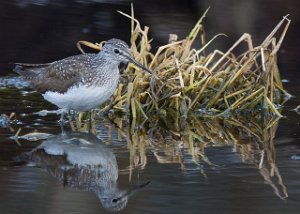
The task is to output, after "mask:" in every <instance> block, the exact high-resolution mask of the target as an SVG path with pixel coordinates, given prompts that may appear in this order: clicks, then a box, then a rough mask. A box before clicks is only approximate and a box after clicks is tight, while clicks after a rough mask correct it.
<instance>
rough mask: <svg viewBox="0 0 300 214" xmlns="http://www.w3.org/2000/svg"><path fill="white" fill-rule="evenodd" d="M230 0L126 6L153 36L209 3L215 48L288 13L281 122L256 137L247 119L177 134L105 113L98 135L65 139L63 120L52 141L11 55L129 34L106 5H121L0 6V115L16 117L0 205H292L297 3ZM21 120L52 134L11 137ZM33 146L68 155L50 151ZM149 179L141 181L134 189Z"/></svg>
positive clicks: (244, 208)
mask: <svg viewBox="0 0 300 214" xmlns="http://www.w3.org/2000/svg"><path fill="white" fill-rule="evenodd" d="M228 2H229V1H222V3H220V2H219V1H211V2H209V1H199V2H198V1H190V2H189V3H181V1H175V2H174V1H164V3H160V2H158V1H154V2H151V3H150V2H149V3H143V4H142V3H139V2H136V3H135V9H136V14H137V16H138V17H141V18H140V20H141V21H142V24H145V25H148V26H150V29H153V31H152V32H151V36H153V37H154V39H155V44H160V43H164V42H165V41H166V40H167V38H168V33H170V32H172V33H177V34H178V35H179V36H181V37H183V36H185V35H186V34H187V33H188V32H189V30H190V29H191V28H192V26H193V24H194V23H195V22H196V21H197V19H198V18H199V16H201V13H202V12H203V11H204V10H205V9H206V8H207V6H208V5H210V6H211V12H210V14H209V16H208V17H207V23H206V25H207V35H208V36H209V37H211V36H212V35H214V34H216V33H218V32H224V33H226V34H228V35H230V37H229V38H228V39H226V40H220V41H217V43H216V44H215V46H218V48H219V49H225V48H228V47H229V46H230V44H232V43H233V42H234V41H235V40H236V39H237V38H238V37H239V36H240V35H241V34H242V33H244V32H249V33H251V34H252V35H253V39H254V42H257V43H259V42H260V41H261V40H262V39H263V38H264V37H265V36H266V35H267V34H268V33H269V32H270V31H271V29H272V28H273V27H274V26H275V24H276V23H277V22H278V21H279V20H280V19H281V17H282V16H283V15H285V14H288V13H290V14H291V19H292V20H293V21H292V24H291V27H290V30H289V32H288V35H287V37H286V40H285V42H284V43H283V46H282V49H281V51H280V53H279V56H278V57H279V59H278V60H279V61H278V63H279V67H280V69H281V71H282V78H283V79H287V80H289V81H288V82H287V83H284V84H285V88H286V89H287V91H289V92H290V93H291V94H293V95H294V96H295V97H294V98H293V99H291V100H290V101H288V102H287V104H286V106H285V107H284V110H283V114H284V115H285V116H286V117H285V118H283V119H280V120H279V121H277V122H276V121H275V122H274V124H273V125H272V126H270V127H269V128H267V129H265V130H263V129H259V128H256V129H254V131H256V133H258V134H257V136H258V137H260V138H261V140H262V141H263V143H258V138H257V136H256V137H255V136H253V135H252V134H249V131H246V130H245V128H247V127H252V130H253V126H252V125H253V124H252V125H251V123H249V121H246V122H245V121H240V122H241V123H242V125H240V126H237V125H232V124H230V123H229V122H227V121H225V122H224V121H203V120H201V119H199V118H192V119H190V121H189V123H188V125H187V126H186V128H185V129H184V135H183V137H180V133H179V132H178V130H177V129H176V124H175V125H174V124H171V123H169V124H168V123H167V124H155V123H154V124H145V126H143V127H140V129H139V130H134V131H132V130H131V129H130V124H129V125H128V124H126V123H127V121H126V120H123V121H122V123H121V119H118V118H115V119H111V118H110V119H109V117H107V116H104V115H100V117H99V118H98V119H97V120H96V123H95V124H94V125H95V126H94V127H95V129H94V131H95V134H96V136H97V138H95V137H94V136H93V135H92V136H90V135H81V134H78V135H76V134H75V135H74V133H72V132H71V128H70V127H69V126H68V127H67V131H68V134H67V137H62V136H61V135H60V127H59V125H58V124H57V122H56V121H57V120H58V118H59V116H58V115H56V114H55V113H50V114H48V115H46V116H42V115H40V114H37V112H40V111H42V110H55V109H56V107H55V106H52V105H51V104H49V103H46V102H45V101H44V100H43V99H42V97H41V96H40V95H39V94H37V93H35V92H33V91H31V90H30V89H29V88H27V85H26V84H25V83H24V82H22V81H20V80H19V79H18V78H15V76H16V75H15V74H13V73H12V71H11V70H12V65H11V64H10V62H31V63H38V62H39V63H40V62H48V61H52V60H56V59H60V58H64V57H66V56H69V55H74V54H77V53H78V51H77V50H76V46H75V44H76V42H77V41H78V40H88V41H95V42H96V41H99V40H105V39H108V38H111V37H118V38H121V39H124V40H126V41H128V38H129V36H130V35H129V33H130V32H129V29H130V28H129V22H128V20H126V19H124V18H123V17H121V16H120V15H118V14H117V13H116V12H115V11H116V10H122V11H125V12H129V9H130V7H129V4H130V2H128V1H110V2H109V1H79V0H78V1H46V0H45V1H33V0H26V1H18V0H15V1H10V2H7V3H3V2H2V3H0V11H1V13H0V23H1V28H2V30H1V33H0V44H1V46H2V47H3V48H2V52H1V53H0V55H1V59H0V114H6V115H9V114H10V113H11V112H15V113H16V116H14V117H13V121H12V122H11V124H5V123H2V124H0V213H1V214H2V213H3V214H17V213H37V214H39V213H56V214H58V213H64V214H67V213H107V212H108V213H109V210H117V209H121V213H251V214H253V213H267V212H272V213H299V210H300V167H299V164H300V145H299V138H300V132H299V124H300V116H299V115H298V114H297V113H295V112H293V111H291V109H293V108H295V107H296V106H297V105H299V104H300V100H299V96H300V90H299V83H300V82H299V77H300V76H299V72H298V68H299V64H300V62H299V60H298V59H299V51H298V50H299V47H300V45H299V40H298V39H297V38H298V37H299V34H298V33H299V32H298V29H300V28H299V26H298V25H299V20H300V19H299V17H298V16H297V14H298V13H299V10H300V9H299V8H300V7H299V3H297V1H285V2H281V1H272V4H270V2H271V1H270V2H268V1H265V3H264V4H261V2H260V1H251V3H237V2H235V3H231V2H230V4H229V3H228ZM270 5H272V7H271V6H270ZM270 7H271V8H270ZM164 8H165V9H164ZM196 44H197V43H196ZM154 47H155V45H154ZM212 48H215V47H212ZM2 119H3V117H2ZM112 121H113V122H112ZM19 128H21V132H20V135H19V136H24V135H25V134H28V133H32V132H34V131H38V132H41V133H46V134H51V136H50V137H49V136H48V135H47V136H45V135H44V134H42V135H41V134H40V135H37V134H35V135H34V136H32V135H31V136H28V135H27V136H24V138H27V139H22V138H20V139H18V140H17V141H16V139H11V137H12V136H14V135H15V133H16V132H17V130H18V129H19ZM259 131H260V132H259ZM191 133H198V134H199V135H200V136H201V139H196V138H195V137H191V136H192V135H191ZM34 137H35V138H45V139H35V138H34ZM46 137H47V139H46ZM233 138H234V139H236V142H237V143H234V141H233ZM43 149H44V150H47V151H51V152H52V154H58V153H59V152H60V151H64V153H66V154H67V155H66V156H65V157H63V158H56V157H53V155H52V156H51V155H48V154H46V153H43V152H42V150H43ZM66 151H67V152H66ZM83 157H84V158H83ZM99 157H103V158H99ZM66 159H68V162H67V161H66ZM85 163H89V164H90V165H91V166H92V167H86V165H85ZM117 176H118V179H117ZM147 181H151V183H150V184H148V185H146V186H145V187H140V188H139V187H138V186H139V185H143V184H145V182H147ZM128 192H131V193H132V194H129V195H128V196H127V195H126V193H128ZM116 195H117V197H119V198H122V199H124V201H121V202H120V200H119V201H118V202H117V205H116V206H115V207H118V206H119V207H121V208H113V207H114V205H112V204H113V203H112V200H113V199H114V198H115V197H114V196H116ZM108 199H110V200H109V201H107V200H108ZM127 200H128V201H127Z"/></svg>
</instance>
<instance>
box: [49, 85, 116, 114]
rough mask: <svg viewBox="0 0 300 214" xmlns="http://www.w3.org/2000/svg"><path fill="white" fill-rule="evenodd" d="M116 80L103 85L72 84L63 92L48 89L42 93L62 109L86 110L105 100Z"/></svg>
mask: <svg viewBox="0 0 300 214" xmlns="http://www.w3.org/2000/svg"><path fill="white" fill-rule="evenodd" d="M117 85H118V81H113V82H112V83H111V84H106V85H103V86H91V87H87V86H84V85H80V86H78V87H77V86H74V87H72V88H70V89H69V90H68V91H67V92H65V93H63V94H62V93H58V92H52V91H48V92H46V93H45V94H43V96H44V98H45V99H46V100H48V101H49V102H51V103H53V104H55V105H57V106H58V107H59V108H61V109H64V110H76V111H87V110H91V109H94V108H96V107H98V106H99V105H101V104H102V103H104V102H105V101H107V100H108V99H109V98H110V97H111V96H112V95H113V93H114V91H115V89H116V87H117Z"/></svg>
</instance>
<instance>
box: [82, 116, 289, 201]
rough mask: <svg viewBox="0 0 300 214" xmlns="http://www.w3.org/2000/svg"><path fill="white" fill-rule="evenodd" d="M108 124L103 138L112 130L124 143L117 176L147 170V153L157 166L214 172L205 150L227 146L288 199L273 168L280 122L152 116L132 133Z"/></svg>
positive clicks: (124, 122)
mask: <svg viewBox="0 0 300 214" xmlns="http://www.w3.org/2000/svg"><path fill="white" fill-rule="evenodd" d="M111 120H112V124H111V125H108V127H107V130H108V135H109V136H108V138H109V139H113V137H112V134H113V133H114V132H113V131H112V130H113V126H114V127H117V134H118V138H119V139H125V141H126V143H127V149H128V150H129V152H130V157H129V166H128V168H127V169H126V170H125V169H123V170H122V172H124V171H125V173H129V175H130V179H131V176H132V172H133V170H134V169H136V168H141V169H143V168H145V167H146V165H147V155H146V153H147V151H151V152H152V154H153V155H154V156H155V158H156V159H157V161H158V162H159V163H161V164H170V163H173V164H179V165H180V168H181V169H182V170H186V169H187V168H186V166H187V165H188V167H191V164H192V167H193V166H194V167H195V169H198V170H199V172H200V173H202V174H203V176H206V175H205V167H204V166H208V167H219V166H217V165H215V164H214V163H213V162H211V161H210V157H209V155H207V154H206V152H205V150H206V148H209V147H223V146H231V147H232V148H233V152H236V153H238V154H239V155H240V158H241V162H245V163H249V164H252V165H253V166H255V167H256V168H257V169H258V171H259V173H260V174H261V175H262V177H263V178H264V180H265V182H266V183H267V184H269V185H270V186H271V187H272V188H273V189H274V192H275V194H276V195H278V196H279V197H280V198H286V197H287V196H288V194H287V190H286V187H285V186H284V184H283V181H282V178H281V175H280V172H279V170H278V168H277V166H276V151H275V148H274V144H273V139H274V137H275V132H276V129H277V125H278V120H279V117H269V118H266V117H257V118H249V117H248V118H247V117H238V118H237V117H231V118H227V119H214V120H212V119H203V118H202V119H201V118H199V117H198V116H196V115H190V116H189V117H188V118H187V119H186V120H182V118H180V117H178V116H176V114H173V115H172V116H170V117H167V118H162V119H158V118H157V117H155V115H154V117H151V118H149V120H148V122H146V123H145V124H144V125H143V126H142V127H141V128H140V129H136V128H134V127H133V126H132V124H131V121H129V119H128V117H125V118H123V119H122V118H120V117H115V118H113V119H111ZM95 122H96V121H95ZM80 127H82V126H80ZM94 131H95V132H97V131H96V130H94ZM224 164H226V163H224Z"/></svg>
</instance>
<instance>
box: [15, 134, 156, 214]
mask: <svg viewBox="0 0 300 214" xmlns="http://www.w3.org/2000/svg"><path fill="white" fill-rule="evenodd" d="M20 157H21V160H22V161H26V162H28V161H30V162H33V163H34V164H35V165H37V166H39V167H42V168H45V169H46V170H47V171H48V172H49V173H50V174H52V175H53V176H54V177H56V178H57V179H59V180H60V181H62V182H63V184H64V185H65V186H68V187H72V188H78V189H82V190H85V191H91V192H94V193H95V194H96V195H97V196H98V198H99V199H100V201H101V204H102V206H103V207H104V208H105V209H107V210H109V211H120V210H122V209H124V208H125V207H126V205H127V202H128V198H129V197H130V196H131V195H132V194H134V193H135V192H136V191H137V190H139V189H142V188H143V187H145V186H147V185H148V184H149V183H150V181H148V182H145V183H143V184H141V185H139V186H135V187H133V188H132V189H130V190H121V189H119V187H118V184H117V179H118V165H117V161H116V157H115V155H114V154H113V152H112V150H111V149H110V148H108V147H107V146H106V145H105V144H103V143H102V142H101V141H100V140H99V139H98V138H97V137H95V136H94V135H92V134H88V133H79V132H72V133H65V134H64V135H56V136H52V137H50V138H48V139H47V140H45V141H44V142H43V143H42V144H41V145H39V146H38V147H37V148H35V149H34V150H32V151H31V152H29V153H24V154H23V155H21V156H20Z"/></svg>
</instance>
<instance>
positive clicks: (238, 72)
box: [79, 9, 290, 120]
mask: <svg viewBox="0 0 300 214" xmlns="http://www.w3.org/2000/svg"><path fill="white" fill-rule="evenodd" d="M207 12H208V10H207V11H205V13H204V15H203V16H202V17H201V18H200V19H199V21H198V22H197V23H196V25H195V26H194V28H193V29H192V30H191V32H190V34H189V35H188V36H187V37H186V38H185V39H183V40H179V41H177V39H176V38H177V37H176V36H174V35H172V36H170V41H169V43H168V44H165V45H162V46H160V47H159V48H158V49H157V51H156V52H155V53H153V52H152V49H151V39H149V38H148V32H149V28H148V27H146V26H145V27H142V26H141V24H140V23H139V21H138V20H137V19H136V18H135V17H134V11H133V9H132V11H131V15H127V14H125V13H123V12H120V13H121V14H122V15H124V16H125V17H128V18H130V20H131V40H130V43H131V50H132V55H133V56H134V58H135V59H136V60H138V61H139V62H141V63H142V64H143V65H145V66H146V67H148V68H149V69H151V70H152V71H153V75H151V74H148V73H145V72H141V70H140V68H137V67H136V66H135V65H131V64H130V65H129V67H128V68H127V69H126V71H125V74H124V79H123V81H122V82H121V83H120V84H119V86H118V88H117V90H116V92H115V95H114V101H113V102H112V104H111V105H109V106H106V107H105V109H108V108H114V109H117V110H121V111H124V112H130V113H131V115H132V117H133V119H145V120H147V119H148V117H149V115H159V116H160V117H165V116H166V114H167V113H168V112H169V111H170V109H172V110H175V111H177V112H178V114H179V115H181V116H184V117H186V116H187V115H188V114H189V113H190V112H195V111H197V112H199V113H200V114H201V115H202V116H206V117H220V116H221V117H222V116H228V115H232V114H243V113H246V114H249V113H250V114H253V115H255V114H258V113H261V112H263V113H266V114H268V115H277V116H279V117H281V114H280V112H279V111H278V106H280V105H281V104H283V102H284V101H285V100H286V99H287V98H288V97H289V96H290V95H289V94H288V93H287V92H286V91H285V90H284V88H283V86H282V83H281V79H280V74H279V70H278V66H277V52H278V50H279V48H280V46H281V44H282V41H283V39H284V37H285V34H286V32H287V29H288V27H289V24H290V20H289V19H288V18H287V16H285V17H283V19H282V20H281V21H280V22H279V23H278V24H277V25H276V27H275V28H274V29H273V30H272V32H271V33H270V34H269V35H268V36H267V37H266V39H265V40H264V41H263V42H262V43H261V44H260V45H259V46H256V47H254V45H253V43H252V39H251V35H249V34H247V33H245V34H243V35H242V36H241V37H240V38H239V39H238V40H237V41H236V42H235V43H234V44H233V45H232V47H230V48H229V49H228V50H227V51H226V52H222V51H220V50H214V51H213V52H212V53H208V54H205V52H207V47H208V46H209V45H210V44H211V43H213V42H214V40H215V39H216V38H217V37H220V36H224V34H218V35H216V36H214V37H213V38H212V39H211V40H209V41H208V42H205V41H206V39H205V31H204V27H203V25H202V21H203V19H204V17H205V16H206V14H207ZM281 28H283V31H282V33H281V34H280V36H279V39H276V37H275V35H276V34H278V31H279V29H281ZM198 38H200V39H201V43H202V46H201V47H200V48H199V49H194V48H193V46H192V45H193V42H194V41H195V40H196V39H198ZM243 42H246V44H247V49H246V50H244V52H243V53H242V54H240V55H235V54H234V50H235V49H236V47H237V46H239V45H240V44H241V43H243ZM79 44H84V45H87V46H90V47H92V48H96V49H99V50H100V49H101V47H102V43H100V44H92V43H89V42H84V41H81V42H79Z"/></svg>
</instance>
